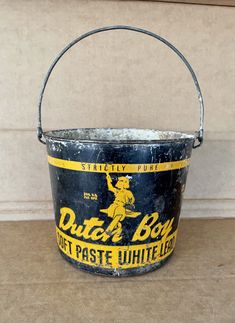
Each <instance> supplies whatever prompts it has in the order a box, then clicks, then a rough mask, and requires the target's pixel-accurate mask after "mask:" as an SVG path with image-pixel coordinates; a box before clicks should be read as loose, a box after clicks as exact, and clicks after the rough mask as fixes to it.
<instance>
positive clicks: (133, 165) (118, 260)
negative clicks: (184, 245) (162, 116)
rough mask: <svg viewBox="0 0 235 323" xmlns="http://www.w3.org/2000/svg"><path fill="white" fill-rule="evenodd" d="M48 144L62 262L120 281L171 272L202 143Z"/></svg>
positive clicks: (150, 135)
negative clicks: (191, 170) (194, 156)
mask: <svg viewBox="0 0 235 323" xmlns="http://www.w3.org/2000/svg"><path fill="white" fill-rule="evenodd" d="M45 138H46V144H47V151H48V162H49V168H50V177H51V186H52V195H53V201H54V210H55V221H56V235H57V243H58V247H59V250H60V252H61V254H62V256H63V257H64V258H65V259H66V260H67V261H69V262H70V263H72V264H73V265H75V266H76V267H78V268H80V269H83V270H86V271H89V272H92V273H97V274H104V275H113V276H128V275H138V274H142V273H145V272H148V271H152V270H154V269H156V268H159V267H160V266H161V265H162V264H164V263H165V262H166V260H167V259H168V258H169V257H170V256H171V255H172V253H173V251H174V248H175V243H176V237H177V228H178V222H179V216H180V209H181V202H182V193H183V191H184V189H185V184H186V178H187V173H188V166H189V162H190V156H191V151H192V147H193V142H194V136H192V135H183V134H181V133H175V132H174V133H173V132H157V131H152V130H135V129H80V130H79V129H77V130H64V131H59V130H58V131H51V132H47V133H45ZM139 138H142V139H141V140H140V139H139ZM143 138H144V139H143ZM155 138H157V139H156V140H155Z"/></svg>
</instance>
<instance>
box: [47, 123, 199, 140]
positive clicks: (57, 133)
mask: <svg viewBox="0 0 235 323" xmlns="http://www.w3.org/2000/svg"><path fill="white" fill-rule="evenodd" d="M79 131H80V132H84V134H85V133H89V132H92V131H93V132H95V131H103V132H106V133H108V132H115V131H117V132H120V134H121V133H122V132H124V131H126V132H127V131H129V132H130V131H132V132H134V131H137V132H142V133H143V132H146V133H147V132H149V133H151V134H152V135H153V134H155V135H158V136H159V135H165V137H166V138H160V137H159V138H156V139H148V138H145V139H140V138H136V139H129V138H128V139H120V138H117V139H115V137H114V136H112V138H110V139H108V138H107V139H100V138H90V139H88V138H78V137H77V138H71V137H70V138H69V137H66V136H65V134H67V135H68V134H69V133H72V132H77V134H78V132H79ZM63 132H64V136H61V135H62V133H63ZM44 136H45V138H46V140H52V141H65V142H77V143H93V144H96V143H102V144H105V143H107V144H153V143H155V144H160V143H173V142H183V141H188V140H189V141H194V140H195V139H196V134H192V133H186V132H181V131H174V130H158V129H151V128H147V129H146V128H113V127H110V128H109V127H107V128H105V127H101V128H71V129H66V128H65V129H56V130H49V131H45V132H44ZM167 136H168V137H167ZM170 136H171V137H170Z"/></svg>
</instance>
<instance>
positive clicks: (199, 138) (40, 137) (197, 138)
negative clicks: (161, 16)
mask: <svg viewBox="0 0 235 323" xmlns="http://www.w3.org/2000/svg"><path fill="white" fill-rule="evenodd" d="M120 29H121V30H130V31H134V32H138V33H142V34H145V35H148V36H150V37H153V38H155V39H157V40H159V41H161V42H162V43H164V44H165V45H166V46H167V47H169V48H170V49H171V50H173V52H175V53H176V54H177V55H178V56H179V58H180V59H181V60H182V61H183V63H184V64H185V65H186V67H187V69H188V70H189V72H190V74H191V76H192V79H193V82H194V84H195V87H196V90H197V95H198V101H199V106H200V127H199V130H198V131H196V136H195V141H194V144H193V148H197V147H199V146H201V144H202V143H203V135H204V102H203V97H202V92H201V89H200V86H199V83H198V80H197V77H196V74H195V72H194V70H193V68H192V67H191V65H190V64H189V62H188V61H187V59H186V58H185V57H184V55H183V54H182V53H181V52H180V51H179V50H178V49H177V48H176V47H175V46H173V45H172V44H171V43H169V42H168V41H167V40H166V39H164V38H162V37H161V36H159V35H157V34H154V33H153V32H151V31H148V30H145V29H141V28H136V27H132V26H123V25H118V26H107V27H103V28H98V29H94V30H91V31H89V32H87V33H85V34H83V35H81V36H80V37H78V38H76V39H74V40H73V41H72V42H71V43H69V44H68V45H67V46H66V47H65V48H64V49H63V50H62V51H61V52H60V53H59V54H58V55H57V57H56V58H55V60H54V61H53V62H52V64H51V66H50V68H49V70H48V72H47V74H46V76H45V78H44V80H43V83H42V88H41V91H40V95H39V102H38V127H37V136H38V140H39V141H40V142H42V143H43V144H45V143H46V142H45V140H44V139H43V135H44V133H43V129H42V114H41V109H42V100H43V96H44V92H45V89H46V85H47V82H48V80H49V78H50V75H51V73H52V71H53V69H54V67H55V66H56V64H57V63H58V61H59V60H60V59H61V57H62V56H63V55H64V54H65V53H66V52H67V51H68V50H69V49H70V48H71V47H73V46H74V45H75V44H77V43H78V42H80V41H81V40H83V39H85V38H87V37H89V36H92V35H94V34H98V33H100V32H104V31H110V30H120Z"/></svg>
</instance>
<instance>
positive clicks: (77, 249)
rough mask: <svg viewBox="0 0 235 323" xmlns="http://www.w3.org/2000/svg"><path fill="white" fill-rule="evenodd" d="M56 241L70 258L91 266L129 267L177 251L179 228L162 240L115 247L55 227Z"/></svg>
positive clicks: (157, 260)
mask: <svg viewBox="0 0 235 323" xmlns="http://www.w3.org/2000/svg"><path fill="white" fill-rule="evenodd" d="M56 235H57V243H58V246H59V248H60V250H61V251H62V252H63V253H64V254H66V255H67V256H68V257H69V258H71V259H73V260H75V261H77V262H80V263H83V264H86V265H90V266H96V267H103V268H112V269H114V268H115V269H117V268H121V269H128V268H137V267H143V266H147V265H151V264H155V263H157V262H159V261H161V260H163V259H165V258H167V257H168V256H169V255H170V254H171V253H172V252H173V250H174V247H175V243H176V235H177V230H176V231H174V232H173V233H172V234H171V235H168V236H167V237H166V238H162V239H161V240H158V241H155V242H152V243H148V244H139V245H129V246H112V245H102V244H93V243H88V242H85V241H82V240H78V239H75V238H72V237H70V236H68V235H67V234H65V233H64V232H62V231H61V230H60V229H59V228H58V227H56Z"/></svg>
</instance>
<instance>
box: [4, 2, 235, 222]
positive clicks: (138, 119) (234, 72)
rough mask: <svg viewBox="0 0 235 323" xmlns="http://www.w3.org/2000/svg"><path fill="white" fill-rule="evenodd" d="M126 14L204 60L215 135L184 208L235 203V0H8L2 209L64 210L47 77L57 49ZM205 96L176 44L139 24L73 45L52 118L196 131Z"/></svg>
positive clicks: (206, 211)
mask: <svg viewBox="0 0 235 323" xmlns="http://www.w3.org/2000/svg"><path fill="white" fill-rule="evenodd" d="M115 24H126V25H134V26H137V27H142V28H145V29H149V30H151V31H153V32H155V33H158V34H159V35H161V36H163V37H165V38H167V39H168V40H169V41H171V42H172V43H173V44H174V45H175V46H176V47H178V48H179V49H180V50H181V51H182V52H183V53H184V55H185V56H186V57H187V58H188V60H189V61H190V63H191V64H192V66H193V68H194V69H195V71H196V73H197V76H198V78H199V82H200V85H201V88H202V91H203V94H204V98H205V105H206V124H205V127H206V141H205V144H204V146H203V147H202V149H198V150H195V151H193V158H192V165H191V168H190V172H189V178H188V182H187V189H186V192H185V201H184V205H183V216H186V217H197V216H202V217H227V216H234V214H235V213H234V211H235V172H234V166H235V164H234V160H235V141H234V139H235V94H234V90H235V88H234V84H235V64H234V62H235V8H232V7H217V6H200V5H186V4H170V3H159V2H147V1H143V2H141V1H130V2H129V1H72V0H70V1H62V0H61V1H59V0H57V1H55V0H54V1H36V0H35V1H19V0H18V1H16V0H12V1H2V0H1V1H0V41H1V49H0V98H1V107H0V151H1V154H0V163H1V167H0V181H1V192H0V217H1V219H26V218H32V219H38V218H42V219H44V218H52V210H51V209H52V204H51V192H50V183H49V175H48V167H47V160H46V149H45V146H43V145H41V144H39V143H38V142H37V139H36V133H35V127H36V124H37V116H36V104H37V98H38V93H39V89H40V85H41V81H42V78H43V77H44V75H45V73H46V71H47V69H48V67H49V64H50V63H51V61H52V60H53V58H54V57H55V56H56V54H57V53H58V52H59V51H60V50H61V49H62V48H63V47H64V46H65V45H66V44H67V43H68V42H70V41H71V40H73V39H74V38H76V37H77V36H79V35H80V34H82V33H84V32H86V31H89V30H91V29H94V28H97V27H101V26H105V25H115ZM198 123H199V111H198V103H197V96H196V92H195V89H194V85H193V82H192V80H191V79H190V75H189V73H188V72H187V70H186V69H185V67H184V66H183V64H182V63H181V62H180V61H179V59H178V57H176V55H174V53H171V52H170V51H169V49H167V48H165V47H164V46H163V45H162V44H160V43H158V42H156V41H155V40H154V39H151V38H148V37H146V36H143V35H139V34H134V33H130V32H125V31H124V32H122V31H116V32H108V33H105V34H100V35H97V36H95V37H93V38H89V39H87V40H85V41H83V42H82V43H81V45H80V46H77V47H76V48H74V50H72V51H71V52H70V53H67V55H66V56H65V57H64V59H63V60H62V61H61V64H59V65H58V68H56V70H55V73H54V74H53V75H52V78H51V81H50V82H49V86H48V89H47V92H46V97H45V101H44V105H43V124H44V126H45V128H46V129H52V128H54V129H57V128H61V127H63V128H65V127H101V126H103V127H108V126H112V127H141V128H160V129H180V130H185V131H195V130H196V129H197V127H198Z"/></svg>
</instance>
